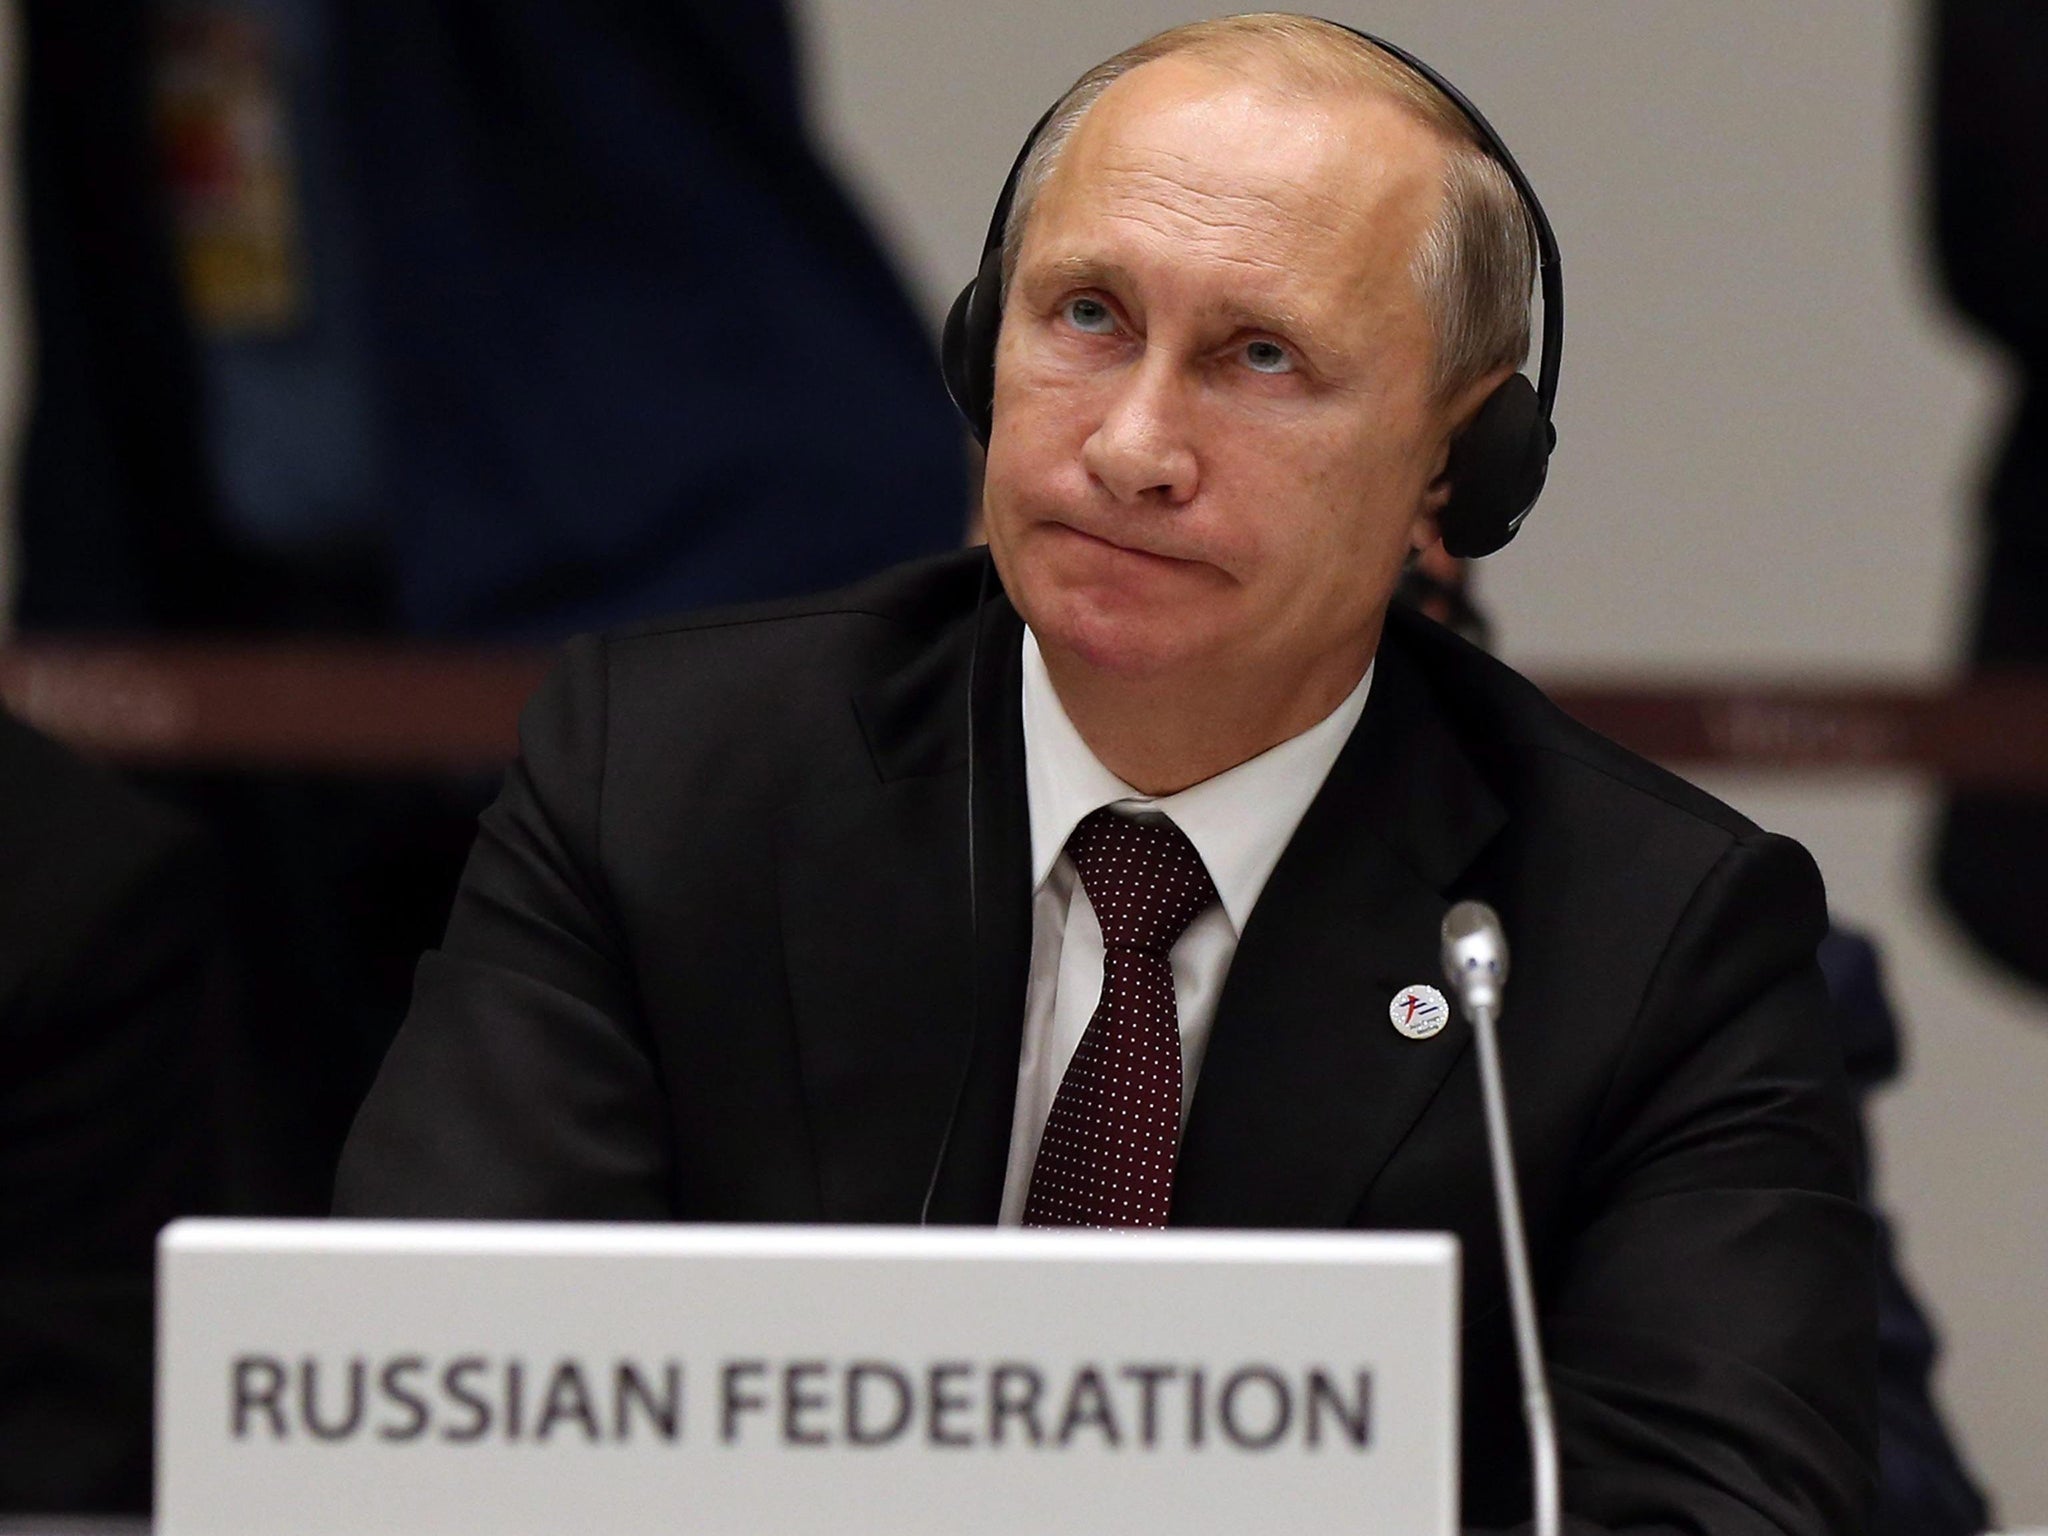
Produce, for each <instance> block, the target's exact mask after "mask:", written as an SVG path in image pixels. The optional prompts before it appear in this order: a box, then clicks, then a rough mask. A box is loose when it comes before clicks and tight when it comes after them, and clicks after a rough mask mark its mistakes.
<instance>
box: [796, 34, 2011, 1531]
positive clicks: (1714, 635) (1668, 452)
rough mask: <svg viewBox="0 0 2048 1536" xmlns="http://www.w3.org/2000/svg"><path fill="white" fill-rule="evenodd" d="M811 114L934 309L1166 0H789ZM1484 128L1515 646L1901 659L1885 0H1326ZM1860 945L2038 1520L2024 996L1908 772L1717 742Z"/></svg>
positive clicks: (2004, 1464)
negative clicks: (1898, 1007)
mask: <svg viewBox="0 0 2048 1536" xmlns="http://www.w3.org/2000/svg"><path fill="white" fill-rule="evenodd" d="M806 11H807V13H808V23H809V25H808V35H809V43H810V49H811V56H812V72H813V82H814V86H815V94H816V99H817V102H818V109H817V110H818V117H819V123H820V127H821V130H822V132H823V135H824V137H825V138H826V140H827V141H828V143H829V144H831V145H832V146H833V147H834V149H835V151H836V153H837V154H838V155H839V156H840V158H841V161H842V163H843V165H844V166H845V168H846V169H847V170H848V172H849V174H850V175H851V176H852V178H853V179H854V181H855V182H856V184H857V185H858V186H859V187H860V188H862V189H863V191H864V192H865V193H866V195H867V197H868V200H869V203H870V206H871V207H873V208H874V209H875V210H876V212H877V213H878V215H879V216H880V217H881V218H882V220H883V221H884V223H885V224H886V226H887V228H888V230H889V232H890V235H891V238H892V239H893V241H894V242H895V245H896V248H897V251H898V253H899V255H900V256H901V257H902V259H903V260H904V262H905V263H906V265H907V267H908V268H909V270H910V271H911V273H912V274H913V277H914V280H915V282H916V284H917V286H918V290H919V292H920V294H921V296H922V297H923V299H924V300H925V302H926V305H927V308H928V309H929V311H930V313H931V314H932V315H933V317H934V321H935V323H936V318H937V316H938V315H939V314H941V313H942V312H943V309H944V306H945V303H946V302H947V300H948V299H949V298H950V297H951V294H952V292H953V291H954V289H955V288H956V287H957V286H958V285H959V283H960V282H962V281H963V280H964V279H965V278H966V276H967V275H968V274H969V273H970V272H971V271H972V269H973V266H974V258H975V255H976V253H977V252H978V250H979V245H980V240H981V234H982V230H983V227H984V225H985V223H986V221H987V218H988V209H989V205H990V203H991V202H992V201H993V199H994V195H995V192H996V189H997V187H998V186H999V184H1000V182H1001V179H1002V174H1003V172H1004V170H1005V169H1006V168H1007V166H1008V164H1009V160H1010V157H1011V156H1012V154H1013V153H1014V152H1015V150H1016V147H1017V143H1018V141H1019V140H1020V139H1021V137H1022V136H1023V134H1024V132H1025V131H1026V129H1027V128H1028V127H1029V126H1030V124H1031V122H1032V121H1033V119H1034V118H1035V117H1036V115H1037V114H1038V112H1039V111H1041V110H1042V109H1043V107H1044V106H1045V105H1046V103H1047V102H1049V101H1050V100H1051V99H1052V98H1053V97H1054V96H1056V95H1057V94H1058V93H1059V91H1060V90H1061V89H1062V88H1063V87H1064V86H1065V85H1066V84H1067V83H1068V82H1069V81H1070V80H1071V79H1072V77H1073V76H1075V75H1076V74H1078V73H1079V72H1080V71H1081V70H1082V69H1084V68H1085V67H1087V66H1088V65H1089V64H1091V63H1093V62H1095V61H1096V60H1097V59H1099V58H1101V57H1103V56H1105V55H1107V54H1108V53H1110V52H1112V51H1114V50H1115V49H1117V48H1118V47H1121V46H1122V45H1124V44H1125V43H1128V42H1131V41H1134V40H1135V39H1136V38H1138V37H1140V36H1143V35H1145V34H1146V33H1148V32H1151V31H1154V30H1156V29H1157V28H1159V27H1162V26H1166V25H1170V24H1171V23H1173V22H1176V21H1181V20H1185V19H1187V18H1188V17H1189V16H1190V15H1191V14H1195V12H1194V11H1193V10H1191V9H1190V8H1189V7H1188V5H1187V4H1185V3H1172V0H1122V3H1108V0H1034V3H1032V4H1030V5H1022V4H1016V5H1011V6H1007V7H999V6H992V5H990V4H988V3H987V0H808V3H807V5H806ZM1328 14H1330V15H1332V16H1334V17H1336V18H1337V19H1339V20H1343V21H1348V22H1351V23H1353V24H1356V25H1360V26H1366V27H1369V28H1372V29H1375V30H1378V31H1381V32H1384V33H1386V34H1387V35H1388V36H1390V37H1392V38H1394V39H1395V40H1397V41H1400V42H1403V43H1405V44H1407V45H1408V46H1410V47H1413V48H1415V49H1416V50H1418V51H1419V52H1420V53H1422V54H1423V55H1424V56H1425V57H1427V58H1429V59H1430V60H1431V61H1432V62H1433V63H1435V64H1437V65H1438V66H1439V67H1441V68H1442V69H1444V70H1445V71H1446V72H1447V73H1448V74H1449V75H1450V76H1451V78H1452V79H1454V80H1456V81H1458V82H1459V84H1461V85H1462V86H1464V87H1465V88H1466V89H1467V90H1468V91H1469V92H1470V93H1471V94H1472V95H1473V96H1474V97H1475V98H1476V99H1477V100H1478V101H1479V102H1480V103H1481V104H1482V106H1484V107H1485V109H1486V110H1487V112H1488V114H1489V115H1490V116H1491V117H1492V118H1493V119H1494V121H1495V123H1496V125H1497V126H1498V127H1500V128H1501V130H1502V131H1503V132H1504V133H1505V134H1506V135H1507V136H1508V137H1509V139H1510V141H1511V142H1512V143H1513V144H1514V145H1515V148H1516V151H1517V153H1518V155H1519V156H1520V157H1521V159H1522V161H1523V164H1524V166H1525V167H1526V169H1527V170H1528V171H1529V173H1530V175H1531V176H1532V177H1533V178H1534V180H1535V182H1536V184H1537V186H1538V188H1539V190H1541V192H1542V193H1543V195H1544V199H1545V202H1546V204H1547V206H1548V207H1549V210H1550V212H1551V215H1552V217H1553V219H1554V220H1555V222H1556V224H1557V227H1558V234H1559V239H1560V241H1561V242H1562V245H1563V250H1564V255H1565V263H1566V265H1565V271H1566V278H1567V288H1568V295H1569V299H1570V306H1569V308H1570V322H1571V324H1570V328H1569V329H1570V343H1569V346H1568V348H1567V355H1566V368H1565V377H1564V389H1563V396H1562V399H1561V402H1560V407H1559V411H1558V422H1559V427H1560V431H1561V433H1562V443H1561V445H1560V448H1559V453H1558V458H1557V460H1556V467H1555V471H1554V473H1553V475H1552V478H1551V488H1550V491H1549V493H1548V495H1547V496H1546V498H1545V501H1544V505H1543V507H1542V509H1541V511H1540V512H1539V514H1538V515H1537V517H1536V518H1535V519H1534V520H1533V521H1532V523H1531V525H1530V527H1529V529H1528V531H1527V532H1526V533H1525V534H1524V536H1523V539H1522V541H1521V542H1520V543H1518V544H1517V545H1516V546H1515V548H1514V549H1513V550H1511V551H1509V552H1508V553H1507V554H1505V555H1504V556H1502V557H1501V558H1500V559H1498V560H1496V561H1495V562H1493V563H1492V564H1491V565H1490V566H1489V568H1488V569H1487V571H1486V573H1485V588H1486V593H1487V596H1488V599H1489V600H1490V602H1491V604H1492V606H1493V607H1494V609H1495V610H1496V612H1497V614H1498V617H1499V619H1500V624H1501V628H1502V630H1503V632H1504V634H1505V637H1506V640H1507V649H1508V652H1509V654H1510V656H1511V657H1512V659H1514V660H1515V661H1516V662H1517V663H1518V664H1520V665H1522V666H1524V667H1525V668H1527V669H1529V670H1531V671H1534V672H1537V673H1542V674H1548V675H1552V676H1556V675H1560V674H1561V673H1563V672H1566V671H1572V670H1577V671H1581V672H1584V671H1605V672H1615V671H1622V670H1626V671H1630V672H1637V671H1642V670H1654V671H1658V672H1662V673H1666V674H1674V675H1675V674H1685V673H1694V674H1699V673H1714V672H1718V671H1723V670H1726V669H1731V668H1741V669H1744V670H1756V671H1763V672H1769V673H1775V674H1784V673H1788V672H1809V671H1823V672H1827V673H1830V674H1835V675H1840V674H1845V673H1851V672H1854V673H1863V674H1877V675H1882V676H1885V677H1893V678H1913V679H1929V678H1934V677H1937V676H1940V675H1942V674H1944V673H1945V671H1946V670H1947V669H1948V667H1949V665H1950V658H1951V656H1952V654H1953V651H1954V645H1955V639H1956V636H1957V634H1958V632H1959V624H1960V613H1961V598H1962V592H1963V579H1964V577H1963V572H1964V570H1965V567H1966V565H1967V562H1968V559H1969V549H1970V543H1969V536H1970V528H1971V518H1970V508H1969V500H1968V488H1969V483H1970V479H1971V476H1972V474H1973V472H1974V465H1975V463H1976V461H1977V457H1978V454H1979V452H1980V450H1981V447H1982V444H1983V440H1984V434H1985V433H1986V432H1987V431H1988V429H1989V427H1990V421H1991V410H1992V402H1993V399H1994V390H1995V387H1996V384H1997V380H1996V378H1995V376H1994V374H1993V371H1992V369H1991V367H1990V365H1989V364H1988V362H1987V361H1986V360H1985V358H1984V357H1983V356H1982V355H1981V354H1979V353H1977V352H1976V351H1975V350H1974V349H1973V348H1972V347H1971V346H1970V345H1969V344H1967V343H1966V342H1965V341H1964V340H1963V339H1962V338H1961V337H1959V336H1958V335H1957V334H1956V333H1955V332H1954V331H1953V330H1952V329H1950V328H1949V327H1948V326H1947V325H1946V324H1945V323H1944V322H1943V321H1941V320H1940V319H1939V318H1938V316H1937V314H1936V312H1935V311H1934V310H1933V308H1932V307H1931V302H1930V296H1929V292H1928V283H1927V278H1926V275H1925V271H1924V262H1923V258H1922V255H1921V251H1920V229H1919V227H1918V224H1917V217H1918V215H1917V211H1916V210H1917V206H1918V204H1917V198H1918V192H1919V189H1918V186H1917V178H1918V171H1919V167H1918V154H1919V144H1918V139H1917V117H1916V114H1917V110H1918V105H1919V103H1918V92H1919V89H1920V86H1919V67H1920V59H1919V56H1918V48H1919V42H1920V39H1919V27H1920V18H1919V12H1918V7H1917V6H1915V5H1913V4H1909V3H1906V0H1800V3H1799V4H1798V5H1796V6H1793V5H1787V4H1785V3H1784V0H1716V3H1715V4H1712V5H1706V4H1698V3H1695V4H1691V5H1681V4H1678V3H1676V0H1665V3H1661V4H1652V3H1648V0H1637V3H1635V4H1632V5H1623V4H1621V3H1620V0H1520V3H1516V4H1512V5H1511V4H1508V3H1507V0H1466V3H1463V4H1458V5H1450V4H1446V3H1444V0H1377V3H1372V4H1366V3H1362V0H1341V3H1340V0H1333V3H1332V4H1331V5H1330V7H1329V10H1328ZM1710 787H1712V788H1714V789H1715V790H1716V792H1718V793H1720V794H1722V795H1724V796H1725V797H1727V798H1729V799H1731V800H1733V801H1734V802H1735V803H1736V804H1738V805H1740V806H1742V807H1743V808H1744V809H1745V810H1747V811H1748V812H1749V813H1750V814H1752V815H1753V816H1755V817H1757V818H1758V819H1759V820H1761V821H1763V822H1764V823H1765V824H1766V825H1770V826H1773V827H1776V828H1779V829H1781V830H1785V831H1789V832H1792V833H1794V834H1795V835H1797V836H1799V837H1801V838H1803V839H1804V840H1806V841H1807V843H1808V844H1809V846H1811V847H1812V848H1813V849H1814V851H1815V853H1816V854H1817V855H1818V856H1819V858H1820V860H1821V863H1822V867H1823V868H1824V869H1825V870H1827V871H1828V874H1829V878H1830V884H1831V888H1832V890H1833V892H1834V896H1835V901H1836V905H1837V909H1838V911H1839V912H1841V913H1842V914H1843V915H1844V916H1846V917H1851V918H1853V919H1854V920H1855V921H1857V922H1858V923H1860V924H1862V925H1864V926H1867V927H1869V928H1871V929H1874V930H1875V931H1876V932H1877V933H1879V934H1880V935H1881V936H1882V937H1883V939H1884V940H1885V943H1886V945H1887V948H1888V951H1889V956H1890V960H1891V965H1892V973H1893V980H1894V983H1895V990H1896V992H1897V995H1898V1001H1899V1002H1900V1003H1901V1004H1902V1006H1903V1011H1904V1013H1905V1016H1906V1018H1907V1019H1908V1021H1909V1026H1910V1029H1911V1031H1912V1037H1911V1040H1910V1043H1909V1044H1910V1049H1911V1050H1912V1052H1913V1056H1914V1061H1913V1066H1912V1075H1911V1077H1910V1080H1909V1081H1908V1082H1907V1084H1906V1085H1905V1086H1904V1087H1903V1088H1902V1089H1901V1090H1899V1091H1898V1092H1897V1093H1896V1094H1895V1095H1894V1096H1893V1098H1892V1099H1891V1100H1890V1101H1889V1102H1888V1103H1887V1104H1886V1106H1885V1109H1884V1111H1883V1114H1882V1119H1881V1126H1880V1131H1881V1137H1882V1156H1883V1159H1884V1174H1885V1178H1886V1180H1887V1182H1888V1186H1889V1189H1890V1192H1891V1195H1892V1199H1893V1202H1894V1204H1895V1206H1896V1208H1897V1210H1898V1212H1899V1216H1900V1221H1901V1225H1902V1227H1903V1230H1904V1236H1905V1240H1906V1243H1907V1246H1908V1256H1909V1259H1910V1261H1911V1263H1912V1265H1913V1268H1914V1270H1915V1271H1916V1273H1917V1274H1918V1275H1919V1277H1920V1279H1921V1280H1922V1282H1923V1285H1924V1289H1925V1290H1926V1292H1927V1293H1928V1296H1929V1298H1930V1300H1931V1301H1932V1302H1933V1304H1934V1307H1935V1310H1936V1311H1937V1312H1938V1313H1939V1315H1940V1318H1941V1321H1942V1323H1943V1324H1944V1326H1945V1329H1946V1333H1947V1338H1948V1344H1949V1357H1948V1365H1947V1368H1946V1370H1945V1373H1944V1388H1945V1393H1946V1396H1947V1399H1948V1401H1949V1404H1950V1406H1951V1408H1952V1410H1953V1414H1954V1417H1955V1418H1956V1420H1957V1421H1958V1422H1959V1424H1960V1426H1961V1428H1962V1430H1963V1433H1964V1436H1965V1439H1966V1441H1967V1443H1968V1446H1969V1448H1970V1450H1971V1452H1972V1454H1973V1455H1974V1456H1975V1457H1976V1459H1977V1461H1978V1463H1979V1465H1980V1467H1981V1469H1982V1470H1983V1471H1984V1473H1985V1474H1986V1476H1987V1478H1988V1480H1989V1481H1990V1482H1991V1483H1992V1485H1993V1487H1994V1490H1995V1492H1996V1494H1997V1495H1998V1497H1999V1500H2000V1506H2001V1514H2002V1515H2003V1517H2004V1519H2005V1521H2006V1522H2007V1523H2008V1524H2011V1525H2015V1526H2017V1525H2028V1524H2035V1525H2048V1458H2044V1457H2043V1456H2041V1454H2040V1449H2039V1446H2040V1434H2041V1426H2042V1425H2043V1424H2044V1423H2048V1324H2044V1322H2043V1318H2044V1317H2048V1282H2044V1281H2043V1279H2042V1276H2041V1270H2042V1268H2043V1263H2042V1261H2043V1260H2044V1259H2048V1132H2044V1130H2043V1125H2044V1121H2048V999H2044V997H2043V996H2042V995H2041V994H2038V993H2026V992H2022V991H2020V990H2018V989H2016V988H2013V987H2010V986H2008V985H2006V984H2004V983H2003V982H2002V981H2001V980H2000V979H1999V978H1998V977H1996V976H1994V975H1992V974H1990V973H1989V972H1988V970H1986V969H1985V968H1983V967H1982V966H1980V965H1979V964H1977V963H1976V962H1975V961H1974V960H1973V959H1971V957H1970V956H1969V955H1968V954H1967V953H1966V952H1965V951H1964V950H1963V949H1962V948H1961V947H1960V946H1959V945H1958V944H1957V943H1956V942H1955V941H1954V939H1953V938H1952V937H1951V936H1950V934H1949V933H1948V932H1947V931H1946V930H1945V929H1944V928H1943V927H1942V926H1941V924H1940V922H1939V920H1938V919H1937V918H1936V916H1935V914H1934V913H1933V911H1932V909H1931V907H1930V904H1929V903H1928V901H1927V899H1926V897H1925V896H1924V894H1923V893H1922V889H1921V883H1920V878H1919V864H1920V860H1921V858H1922V838H1923V826H1924V823H1925V820H1926V816H1927V810H1928V806H1929V803H1930V800H1929V796H1928V794H1927V792H1926V789H1925V787H1924V786H1922V785H1918V784H1914V783H1910V782H1904V781H1897V782H1893V781H1887V782H1883V783H1880V784H1876V785H1871V784H1868V783H1865V784H1862V785H1839V784H1823V783H1814V782H1811V781H1808V782H1793V781H1788V780H1775V781H1767V780H1725V781H1717V782H1716V783H1714V784H1713V785H1711V786H1710Z"/></svg>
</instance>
